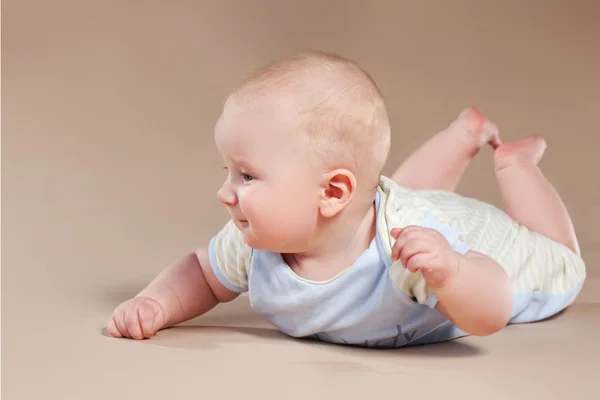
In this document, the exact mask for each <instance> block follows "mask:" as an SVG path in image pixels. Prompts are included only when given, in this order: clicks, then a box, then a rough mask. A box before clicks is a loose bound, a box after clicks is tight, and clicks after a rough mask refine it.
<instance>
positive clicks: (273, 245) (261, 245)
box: [240, 227, 289, 253]
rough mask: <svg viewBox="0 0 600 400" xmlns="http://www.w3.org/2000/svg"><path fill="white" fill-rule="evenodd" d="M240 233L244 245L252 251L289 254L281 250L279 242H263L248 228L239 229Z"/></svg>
mask: <svg viewBox="0 0 600 400" xmlns="http://www.w3.org/2000/svg"><path fill="white" fill-rule="evenodd" d="M240 231H241V232H242V239H243V240H244V243H246V245H247V246H250V247H252V248H253V249H254V250H264V251H269V252H271V253H289V251H286V249H283V248H282V242H281V240H277V239H273V240H265V239H264V238H260V237H257V236H256V235H255V234H254V233H253V232H252V229H251V228H250V227H245V228H241V229H240Z"/></svg>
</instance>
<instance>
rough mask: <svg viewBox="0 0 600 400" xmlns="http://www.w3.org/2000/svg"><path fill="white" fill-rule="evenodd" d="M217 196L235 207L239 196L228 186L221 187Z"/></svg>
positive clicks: (226, 203) (221, 200)
mask: <svg viewBox="0 0 600 400" xmlns="http://www.w3.org/2000/svg"><path fill="white" fill-rule="evenodd" d="M217 197H218V198H219V201H220V202H221V203H223V204H225V205H226V206H229V207H233V206H235V204H236V203H237V196H236V194H235V192H234V191H233V190H231V189H229V188H227V187H226V186H223V187H221V189H219V191H218V192H217Z"/></svg>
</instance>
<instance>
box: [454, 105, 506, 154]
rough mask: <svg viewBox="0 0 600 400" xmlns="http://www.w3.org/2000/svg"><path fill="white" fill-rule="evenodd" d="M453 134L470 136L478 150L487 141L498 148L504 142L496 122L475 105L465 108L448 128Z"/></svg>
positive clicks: (469, 138)
mask: <svg viewBox="0 0 600 400" xmlns="http://www.w3.org/2000/svg"><path fill="white" fill-rule="evenodd" d="M447 131H448V132H451V134H456V135H462V136H463V137H466V138H468V140H469V143H470V144H472V146H473V149H472V150H473V151H475V152H478V151H479V150H480V149H481V148H482V147H483V146H484V145H485V144H486V143H487V144H489V145H490V146H491V147H492V148H493V149H496V148H497V147H498V146H499V145H500V144H501V143H502V142H501V141H500V134H499V132H498V127H497V126H496V124H494V123H493V122H491V121H490V120H489V119H488V118H487V117H486V116H485V115H483V114H482V113H481V112H479V110H477V109H476V108H475V107H469V108H466V109H464V110H463V111H462V112H461V113H460V115H459V116H458V118H457V119H456V120H455V121H453V122H452V124H450V126H449V127H448V129H447Z"/></svg>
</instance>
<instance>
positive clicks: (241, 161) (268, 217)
mask: <svg viewBox="0 0 600 400" xmlns="http://www.w3.org/2000/svg"><path fill="white" fill-rule="evenodd" d="M298 129H299V128H298V124H297V123H296V121H295V120H294V118H293V115H292V114H291V112H290V111H289V110H286V109H285V108H284V107H262V108H258V107H255V108H253V109H246V110H243V111H241V112H237V113H235V114H234V113H232V112H227V110H226V112H225V113H224V115H222V116H221V118H220V119H219V122H218V123H217V126H216V129H215V140H216V144H217V147H218V149H219V151H220V152H221V154H222V156H223V159H224V160H225V164H226V167H227V170H228V174H227V178H226V180H225V182H224V184H223V186H222V187H221V189H220V190H219V192H218V197H219V200H220V201H221V202H222V203H223V204H224V205H225V207H227V210H228V211H229V214H230V215H231V218H232V219H233V221H234V223H235V225H236V226H237V227H238V229H240V231H241V232H242V233H243V237H244V241H245V242H246V243H247V244H248V245H249V246H251V247H253V248H256V249H265V250H269V251H273V252H279V253H297V252H302V251H305V249H306V248H307V247H308V246H309V244H310V242H311V239H312V238H314V237H315V231H316V229H317V221H318V218H319V206H318V201H319V195H320V193H321V189H320V184H321V181H320V179H319V178H320V177H321V176H322V172H321V171H320V170H319V168H318V167H317V166H316V164H315V163H314V162H313V160H314V156H313V155H312V154H311V152H310V146H309V145H308V143H307V142H306V141H305V140H304V139H303V137H302V135H299V134H297V132H298Z"/></svg>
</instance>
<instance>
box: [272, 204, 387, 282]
mask: <svg viewBox="0 0 600 400" xmlns="http://www.w3.org/2000/svg"><path fill="white" fill-rule="evenodd" d="M356 214H357V215H354V216H353V215H348V216H347V217H346V218H340V219H339V220H338V221H336V222H335V223H334V224H332V225H331V226H330V227H328V229H326V231H324V232H323V235H321V236H320V238H319V243H320V244H319V246H318V247H316V248H315V249H313V250H312V251H311V252H306V253H296V254H285V255H283V257H284V260H285V261H286V263H287V264H288V266H289V267H290V268H291V269H292V271H294V272H295V273H296V274H297V275H299V276H300V277H302V278H304V279H309V280H314V281H326V280H329V279H332V278H334V277H335V276H337V275H339V274H340V273H341V272H343V271H344V270H346V269H347V268H349V267H350V266H351V265H352V264H353V263H354V262H355V261H356V259H357V258H358V257H359V256H360V255H361V254H362V253H363V252H364V251H365V250H366V249H367V248H369V246H370V245H371V242H372V241H373V238H374V237H375V233H376V210H375V204H372V205H371V207H370V208H369V209H368V211H367V212H363V213H356Z"/></svg>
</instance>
